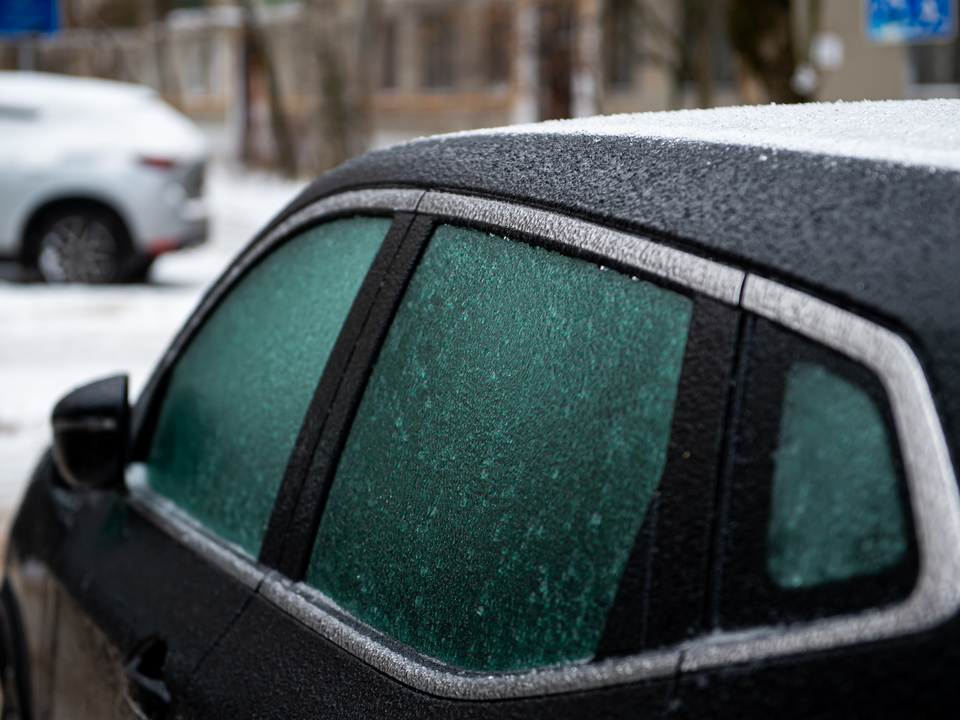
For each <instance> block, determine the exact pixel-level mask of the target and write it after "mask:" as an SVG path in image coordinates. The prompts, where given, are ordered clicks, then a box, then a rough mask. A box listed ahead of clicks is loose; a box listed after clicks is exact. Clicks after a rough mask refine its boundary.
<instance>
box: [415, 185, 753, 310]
mask: <svg viewBox="0 0 960 720" xmlns="http://www.w3.org/2000/svg"><path fill="white" fill-rule="evenodd" d="M418 212H422V213H428V214H432V215H439V216H441V217H448V218H454V219H457V220H469V221H473V222H478V223H484V224H486V225H493V226H495V227H502V228H510V229H511V230H519V231H520V232H522V233H526V234H528V235H532V236H539V237H547V238H549V239H550V240H552V241H554V242H557V243H560V244H561V245H566V246H567V247H571V248H575V249H577V250H579V251H585V252H589V253H594V254H597V255H600V256H602V257H606V258H609V259H610V260H611V261H614V262H617V263H620V264H622V265H625V266H627V267H630V268H634V269H636V270H638V271H640V272H646V273H649V274H651V275H654V276H656V277H659V278H663V279H664V280H668V281H670V282H675V283H677V284H678V285H682V286H684V287H687V288H689V289H691V290H696V291H697V292H699V293H702V294H703V295H706V296H707V297H710V298H713V299H714V300H719V301H720V302H724V303H726V304H727V305H736V304H737V303H738V302H739V300H740V290H741V287H742V285H743V278H744V273H743V272H742V271H740V270H737V269H736V268H732V267H729V266H727V265H721V264H720V263H717V262H713V261H712V260H707V259H705V258H702V257H698V256H696V255H691V254H690V253H686V252H683V251H682V250H677V249H676V248H672V247H668V246H666V245H661V244H658V243H655V242H653V241H652V240H648V239H646V238H643V237H638V236H637V235H631V234H629V233H625V232H620V231H618V230H613V229H611V228H608V227H604V226H602V225H596V224H594V223H590V222H586V221H583V220H577V219H575V218H571V217H567V216H565V215H560V214H559V213H554V212H550V211H548V210H539V209H537V208H531V207H526V206H523V205H515V204H513V203H507V202H501V201H499V200H488V199H486V198H479V197H470V196H466V195H454V194H451V193H442V192H428V193H427V194H426V195H425V196H424V197H423V199H422V200H421V201H420V206H419V207H418Z"/></svg>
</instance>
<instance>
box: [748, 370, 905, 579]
mask: <svg viewBox="0 0 960 720" xmlns="http://www.w3.org/2000/svg"><path fill="white" fill-rule="evenodd" d="M767 548H768V549H767V570H768V572H769V573H770V577H771V578H772V579H773V581H774V582H775V583H776V584H777V585H779V586H780V587H783V588H799V587H811V586H815V585H820V584H822V583H827V582H831V581H838V580H848V579H850V578H854V577H858V576H861V575H870V574H874V573H877V572H879V571H881V570H883V569H884V568H888V567H891V566H893V565H895V564H897V563H898V562H899V561H900V559H901V558H902V557H903V554H904V553H905V552H906V550H907V536H906V529H905V526H904V518H903V508H902V507H901V503H900V496H899V493H898V489H897V473H896V471H895V469H894V464H893V458H892V455H891V451H890V445H889V439H888V437H887V431H886V427H885V425H884V422H883V418H882V417H881V415H880V412H879V411H878V409H877V407H876V405H875V404H874V402H873V400H871V398H870V396H869V395H868V394H867V393H866V392H865V391H864V390H863V389H861V388H859V387H857V386H856V385H853V384H851V383H849V382H847V381H846V380H844V379H842V378H839V377H837V376H836V375H834V374H832V373H830V372H828V371H827V370H825V369H824V368H823V367H821V366H819V365H815V364H812V363H795V364H794V365H793V366H792V367H791V368H790V372H789V375H788V376H787V387H786V393H785V397H784V402H783V415H782V417H781V421H780V439H779V443H778V447H777V454H776V460H775V467H774V474H773V489H772V505H771V512H770V526H769V531H768V546H767Z"/></svg>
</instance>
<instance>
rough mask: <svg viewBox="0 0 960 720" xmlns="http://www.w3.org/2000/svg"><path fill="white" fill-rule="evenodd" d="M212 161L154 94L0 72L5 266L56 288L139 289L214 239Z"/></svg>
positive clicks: (0, 240) (197, 137)
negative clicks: (181, 254)
mask: <svg viewBox="0 0 960 720" xmlns="http://www.w3.org/2000/svg"><path fill="white" fill-rule="evenodd" d="M206 160H207V149H206V142H205V139H204V137H203V135H202V133H201V132H200V130H199V129H198V128H197V127H196V126H195V125H194V124H193V123H192V122H190V120H188V119H187V118H185V117H184V116H183V115H181V114H180V113H178V112H177V111H176V110H174V109H173V108H171V107H170V106H169V105H167V104H166V103H164V102H163V100H162V99H160V97H159V96H158V95H157V93H156V92H155V91H153V90H151V89H150V88H147V87H144V86H140V85H131V84H127V83H119V82H113V81H108V80H97V79H92V78H74V77H68V76H62V75H51V74H45V73H32V72H0V256H6V257H8V258H13V259H16V260H18V261H19V262H20V263H21V264H22V265H23V266H24V268H25V269H26V270H27V274H28V275H39V276H40V277H41V278H42V279H44V280H46V281H48V282H90V283H105V282H117V281H128V280H137V279H141V278H143V277H145V276H146V273H147V270H148V269H149V267H150V264H151V263H152V261H153V259H154V258H156V257H157V256H158V255H160V254H162V253H165V252H169V251H171V250H176V249H179V248H182V247H186V246H190V245H198V244H200V243H202V242H204V240H205V239H206V236H207V212H206V207H205V206H204V203H203V200H202V198H201V195H202V190H203V178H204V169H205V166H206Z"/></svg>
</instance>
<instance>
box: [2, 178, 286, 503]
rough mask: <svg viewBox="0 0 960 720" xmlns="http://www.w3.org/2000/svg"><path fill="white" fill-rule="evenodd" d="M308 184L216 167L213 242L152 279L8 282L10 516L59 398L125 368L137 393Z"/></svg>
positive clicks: (211, 189)
mask: <svg viewBox="0 0 960 720" xmlns="http://www.w3.org/2000/svg"><path fill="white" fill-rule="evenodd" d="M303 186H304V184H303V183H293V182H283V181H279V180H277V179H275V178H272V177H269V176H257V175H244V176H238V175H233V174H230V173H228V172H226V171H225V170H223V169H218V168H212V169H211V172H210V176H209V178H208V184H207V200H208V203H209V207H210V217H211V234H210V239H209V241H208V243H207V244H206V245H204V246H202V247H199V248H195V249H192V250H187V251H183V252H180V253H174V254H171V255H166V256H163V257H161V258H160V259H158V261H157V263H156V264H155V266H154V268H153V272H152V275H151V282H150V284H148V285H130V286H107V287H87V286H73V285H65V286H49V285H41V284H20V283H15V282H10V281H5V280H0V518H2V517H3V516H6V515H7V514H8V512H9V510H10V509H12V508H13V507H15V505H16V503H17V502H18V500H19V497H20V494H21V492H22V490H23V488H24V486H25V484H26V481H27V480H28V478H29V474H30V471H31V469H32V467H33V465H34V464H35V463H36V461H37V459H38V458H39V457H40V455H41V453H42V452H43V450H44V448H45V447H46V446H47V445H48V444H49V442H50V423H49V415H50V411H51V409H52V408H53V405H54V404H55V403H56V401H57V400H58V399H59V398H60V397H62V396H63V395H64V394H65V393H66V392H67V391H69V390H71V389H72V388H74V387H77V386H79V385H83V384H85V383H87V382H89V381H91V380H96V379H99V378H103V377H107V376H109V375H112V374H117V373H122V372H125V373H128V374H129V375H130V382H131V398H136V397H137V395H138V394H139V392H140V390H141V389H142V388H143V385H144V384H145V383H146V381H147V379H148V377H149V374H150V372H151V371H152V368H153V366H154V364H155V363H156V361H157V360H158V358H159V357H160V355H161V353H162V352H163V351H164V349H165V348H166V347H167V345H168V344H169V342H170V340H171V339H172V337H173V335H174V333H175V332H176V331H177V329H178V328H179V327H180V325H182V323H183V321H184V320H185V319H186V318H187V316H188V315H189V314H190V312H191V311H192V310H193V308H194V307H195V306H196V304H197V302H198V301H199V299H200V297H201V296H202V295H203V293H204V291H205V290H206V289H207V287H209V285H210V283H212V282H213V281H214V280H215V279H216V278H217V276H218V275H219V274H220V273H221V271H222V270H223V269H224V268H225V267H226V265H227V264H228V263H229V262H230V260H231V259H232V258H233V257H234V256H235V255H236V254H237V252H239V250H240V249H241V248H243V247H244V246H245V245H246V243H247V242H248V241H249V240H250V238H252V237H253V235H254V234H255V233H256V232H257V231H258V230H259V229H260V228H261V227H262V226H263V225H264V224H265V223H266V222H267V221H268V220H269V219H270V218H271V217H272V216H273V215H274V214H275V213H276V212H277V211H278V210H280V209H281V208H282V207H283V206H284V205H286V203H287V202H289V201H290V200H291V199H293V197H294V196H295V195H296V194H297V193H298V192H299V191H300V190H301V189H302V188H303ZM0 522H2V520H0Z"/></svg>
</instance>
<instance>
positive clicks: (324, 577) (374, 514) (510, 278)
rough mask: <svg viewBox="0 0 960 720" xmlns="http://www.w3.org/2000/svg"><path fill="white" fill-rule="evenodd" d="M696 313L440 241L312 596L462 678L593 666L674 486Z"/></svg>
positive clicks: (509, 245) (613, 284)
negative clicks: (680, 388) (654, 501)
mask: <svg viewBox="0 0 960 720" xmlns="http://www.w3.org/2000/svg"><path fill="white" fill-rule="evenodd" d="M691 312H692V301H691V300H690V299H689V298H687V297H684V296H682V295H679V294H677V293H675V292H672V291H669V290H666V289H664V288H661V287H658V286H656V285H653V284H651V283H647V282H642V281H638V280H631V278H629V277H627V276H624V275H621V274H619V273H616V272H612V271H605V270H603V269H601V268H599V267H597V266H596V265H592V264H590V263H587V262H585V261H582V260H576V259H572V258H569V257H566V256H563V255H560V254H558V253H555V252H551V251H548V250H544V249H541V248H534V247H531V246H529V245H525V244H522V243H517V242H513V241H509V240H505V239H502V238H498V237H493V236H489V235H485V234H483V233H480V232H477V231H474V230H465V229H459V228H453V227H449V226H444V227H441V228H439V229H438V230H437V232H436V233H435V235H434V237H433V238H432V239H431V241H430V244H429V246H428V248H427V250H426V252H425V255H424V258H423V260H422V262H421V265H420V267H419V268H418V270H417V271H416V273H415V274H414V276H413V278H412V280H411V283H410V286H409V288H408V290H407V292H406V295H405V297H404V300H403V302H402V304H401V306H400V308H399V310H398V313H397V316H396V318H395V320H394V323H393V325H392V327H391V328H390V331H389V333H388V335H387V338H386V340H385V344H384V347H383V349H382V351H381V353H380V357H379V358H378V360H377V363H376V365H375V367H374V369H373V373H372V376H371V378H370V381H369V384H368V386H367V389H366V392H365V394H364V397H363V399H362V401H361V404H360V407H359V410H358V413H357V416H356V419H355V420H354V423H353V426H352V428H351V431H350V434H349V437H348V440H347V443H346V446H345V449H344V451H343V454H342V457H341V459H340V462H339V466H338V469H337V473H336V476H335V478H334V482H333V485H332V488H331V491H330V495H329V499H328V501H327V505H326V508H325V510H324V514H323V517H322V521H321V524H320V530H319V534H318V537H317V541H316V545H315V548H314V552H313V556H312V558H311V562H310V566H309V570H308V573H307V578H306V580H307V582H308V583H310V584H312V585H314V586H315V587H317V588H319V589H320V590H322V591H323V592H325V593H326V594H328V595H329V596H330V597H332V598H333V599H334V600H335V601H336V602H337V603H338V604H340V606H341V607H343V608H345V609H346V610H348V611H350V612H351V613H353V614H355V615H356V616H357V617H359V618H360V619H362V620H364V621H366V622H368V623H369V624H371V625H373V626H374V627H376V628H377V629H379V630H381V631H383V632H385V633H387V634H389V635H391V636H393V637H395V638H397V639H398V640H400V641H402V642H403V643H406V644H407V645H409V646H412V647H413V648H414V649H416V650H418V651H420V652H422V653H424V654H426V655H429V656H432V657H435V658H438V659H440V660H442V661H445V662H448V663H452V664H454V665H458V666H461V667H465V668H470V669H473V670H484V671H498V670H514V669H522V668H529V667H535V666H544V665H552V664H557V663H565V662H570V661H578V660H584V659H588V658H590V657H591V656H592V655H593V654H594V652H595V649H596V647H597V643H598V641H599V639H600V635H601V633H602V631H603V627H604V623H605V620H606V616H607V613H608V611H609V609H610V607H611V605H612V603H613V600H614V596H615V594H616V590H617V585H618V582H619V579H620V576H621V574H622V572H623V568H624V565H625V563H626V561H627V558H628V556H629V553H630V550H631V548H632V546H633V543H634V539H635V536H636V535H637V532H638V530H639V529H640V526H641V524H642V522H643V519H644V515H645V513H646V511H647V507H648V505H649V503H650V500H651V498H652V496H653V493H654V491H655V490H656V487H657V484H658V482H659V480H660V477H661V474H662V473H663V469H664V464H665V460H666V452H667V443H668V439H669V434H670V426H671V420H672V417H673V406H674V403H675V400H676V394H677V384H678V380H679V377H680V369H681V364H682V360H683V355H684V348H685V345H686V338H687V332H688V327H689V322H690V315H691Z"/></svg>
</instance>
